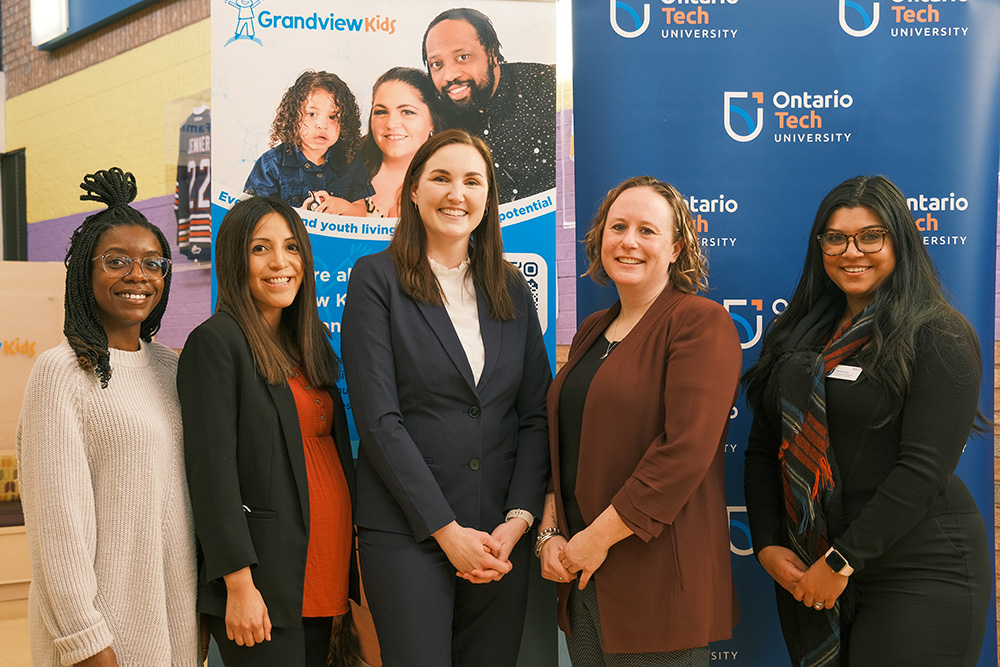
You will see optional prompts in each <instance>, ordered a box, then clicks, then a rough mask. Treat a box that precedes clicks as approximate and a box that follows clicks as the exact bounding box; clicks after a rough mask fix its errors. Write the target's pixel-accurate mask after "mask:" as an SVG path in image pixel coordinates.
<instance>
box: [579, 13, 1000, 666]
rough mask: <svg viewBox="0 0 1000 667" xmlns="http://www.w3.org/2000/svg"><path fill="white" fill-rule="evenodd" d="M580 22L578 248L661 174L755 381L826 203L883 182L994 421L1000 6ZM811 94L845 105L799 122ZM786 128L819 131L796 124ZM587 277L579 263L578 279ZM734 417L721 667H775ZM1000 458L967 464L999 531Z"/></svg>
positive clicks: (585, 292) (595, 302)
mask: <svg viewBox="0 0 1000 667" xmlns="http://www.w3.org/2000/svg"><path fill="white" fill-rule="evenodd" d="M841 3H843V5H841ZM876 7H878V9H877V10H876ZM609 10H610V12H609ZM667 10H669V11H667ZM841 11H842V12H843V14H844V21H843V24H844V25H842V21H841V20H840V17H839V14H840V12H841ZM876 11H878V21H877V22H876V21H875V20H874V17H875V15H876ZM646 12H648V16H649V20H648V22H646V21H644V17H645V16H646ZM678 12H681V13H680V14H679V13H678ZM908 12H912V13H908ZM680 17H683V19H684V20H685V23H684V24H677V23H674V22H672V23H670V24H669V25H668V23H667V21H668V20H671V21H676V19H678V18H680ZM689 20H690V21H692V22H691V23H689V22H688V21H689ZM573 21H574V25H573V40H574V67H573V69H574V81H573V90H574V100H575V101H574V115H575V148H576V165H575V166H576V196H577V201H576V209H577V216H578V218H579V221H580V222H579V224H578V226H577V235H578V238H581V239H582V238H583V235H584V234H585V233H586V230H587V226H588V225H587V221H589V219H590V218H591V217H592V216H593V215H594V213H595V212H596V210H597V206H598V205H599V203H600V201H601V199H602V198H603V196H604V194H605V193H606V192H607V191H608V190H609V189H610V188H612V187H614V186H615V185H616V184H617V183H619V182H620V181H622V180H624V179H625V178H628V177H630V176H634V175H637V174H643V173H648V174H651V175H654V176H657V177H659V178H662V179H664V180H667V181H669V182H671V183H673V184H674V185H676V186H677V187H678V189H679V190H680V191H681V192H682V193H683V194H684V195H685V196H686V197H687V198H688V203H689V206H690V207H691V208H692V214H693V215H694V216H695V218H696V220H698V223H699V226H700V230H699V231H700V233H701V236H702V239H703V241H702V243H703V247H704V250H705V251H706V253H707V255H708V257H709V261H710V268H711V270H712V276H711V285H712V289H711V290H710V292H709V293H708V296H709V297H710V298H712V299H714V300H716V301H718V302H720V303H723V304H724V305H726V307H727V308H728V310H729V311H730V313H731V314H732V317H733V319H734V322H735V323H736V325H737V329H738V330H739V331H740V335H741V339H742V341H743V342H744V348H745V351H744V364H745V366H747V367H748V366H749V365H750V364H752V363H753V362H754V361H755V360H756V358H757V355H758V352H759V337H760V334H761V333H762V331H763V329H764V327H766V325H767V323H768V322H769V321H770V319H771V318H773V316H774V313H776V312H780V310H781V308H783V306H784V299H786V298H788V297H789V296H790V294H791V291H792V289H793V288H794V286H795V283H796V282H797V280H798V276H799V271H800V270H801V267H802V263H803V259H804V255H805V250H806V236H807V233H808V230H809V228H810V225H811V223H812V219H813V217H814V215H815V212H816V208H817V206H818V205H819V202H820V200H821V199H822V198H823V196H824V195H825V194H826V193H827V192H828V191H829V190H830V189H831V188H832V187H833V186H835V185H836V184H838V183H840V182H841V181H843V180H845V179H847V178H850V177H852V176H855V175H857V174H870V173H881V174H884V175H886V176H888V177H889V178H891V179H892V180H893V181H895V182H896V184H897V185H899V187H900V188H901V189H902V190H903V192H904V194H906V196H907V197H908V198H912V200H913V201H912V203H911V209H914V211H913V212H914V217H915V218H917V219H918V223H917V224H918V228H920V229H921V232H922V235H923V236H924V242H925V244H926V245H927V247H928V249H929V251H930V252H931V255H932V257H933V258H934V261H935V263H936V265H937V267H938V269H939V271H940V273H941V276H942V279H943V281H944V284H945V287H946V289H947V290H948V293H949V294H950V296H951V298H952V301H953V303H954V305H955V306H956V307H957V308H959V309H960V310H961V311H962V312H963V313H964V314H965V315H966V316H967V317H968V318H969V320H970V321H971V322H972V324H973V325H974V326H975V327H976V330H977V331H978V332H979V337H980V340H981V342H982V343H983V371H984V372H983V382H982V388H981V394H980V396H981V399H980V403H981V408H982V410H983V412H984V413H986V414H988V415H991V414H992V413H993V405H992V403H993V401H992V396H993V393H992V386H993V385H992V379H993V372H992V369H993V347H992V345H990V344H989V343H990V341H991V340H992V337H993V336H992V334H993V317H994V313H993V310H994V300H993V284H994V267H995V255H994V253H995V241H996V231H997V170H998V165H1000V151H998V147H1000V46H998V43H997V39H996V36H997V35H998V34H1000V0H967V1H957V2H934V3H928V2H921V1H916V0H909V1H906V2H903V0H892V1H891V2H890V1H888V0H878V2H871V1H870V0H863V1H862V2H861V3H855V2H848V1H847V0H817V1H815V2H808V3H787V2H783V3H778V2H761V1H760V0H718V1H715V0H711V1H706V0H702V2H690V3H688V2H683V3H682V2H681V1H680V0H662V1H661V2H647V3H640V2H624V1H623V0H606V1H604V2H593V1H588V2H574V6H573ZM644 23H645V25H646V27H645V29H641V26H642V25H643V24H644ZM616 27H617V30H616ZM849 31H853V32H855V33H867V34H864V35H863V36H854V35H852V34H850V32H849ZM727 93H729V94H730V95H727ZM754 93H758V94H759V96H757V97H755V96H754ZM804 93H808V94H809V95H810V101H812V100H813V99H814V98H812V97H811V96H812V95H824V96H826V95H830V96H831V97H830V98H824V102H827V101H828V102H829V103H828V104H827V105H824V106H823V107H821V108H812V109H810V108H791V100H792V96H793V95H803V94H804ZM844 95H847V96H849V97H850V99H849V103H848V99H847V98H845V97H843V96H844ZM834 97H835V98H836V100H837V102H836V106H834ZM782 113H784V114H793V115H794V116H795V117H796V120H795V121H794V122H795V124H796V125H801V124H806V125H813V126H814V127H812V128H808V127H807V128H803V127H794V128H792V127H788V125H789V124H790V123H789V119H790V117H791V116H789V115H786V116H780V115H779V114H782ZM799 117H802V119H803V123H800V122H799V120H798V119H799ZM817 117H818V119H817ZM748 121H750V122H749V123H748ZM781 125H785V127H781ZM727 127H728V130H727ZM817 135H818V136H817ZM810 136H811V137H812V141H810V140H809V137H810ZM751 137H752V138H751ZM921 197H923V200H921ZM930 198H936V199H937V200H938V201H937V202H936V203H935V202H933V201H932V200H931V199H930ZM942 200H943V202H942ZM942 203H943V204H944V206H943V207H942V206H940V205H941V204H942ZM935 207H936V208H938V209H942V208H943V210H933V209H934V208H935ZM585 269H586V266H585V264H584V261H583V258H582V257H580V256H578V273H583V271H585ZM577 294H578V301H577V312H578V318H579V319H580V320H582V319H583V318H584V317H586V316H587V315H589V314H590V313H592V312H593V311H595V310H598V309H601V308H605V307H607V306H609V305H610V304H611V303H613V302H614V301H615V299H616V296H615V291H614V288H613V287H609V288H599V287H598V286H597V285H595V284H594V283H592V282H591V281H589V280H581V281H579V283H578V285H577ZM734 413H735V414H734V418H733V420H732V423H731V426H730V430H729V437H728V442H729V444H728V445H727V487H728V490H727V496H728V502H729V504H730V516H731V522H730V523H731V528H732V530H731V534H732V547H733V569H734V576H735V578H736V582H737V591H738V595H739V600H740V608H741V616H742V620H741V621H740V623H739V624H738V625H737V627H736V629H735V630H734V636H733V639H731V640H729V641H726V642H720V643H718V644H716V645H713V655H712V658H713V660H716V661H726V662H728V663H732V664H737V665H757V666H767V667H770V666H772V665H780V664H787V662H788V659H787V654H786V652H785V648H784V644H783V642H782V640H781V633H780V629H779V627H778V621H777V616H776V614H775V611H774V592H773V587H772V583H771V580H770V578H769V577H768V576H767V575H766V573H765V572H764V570H763V569H762V568H761V567H760V566H759V565H758V564H757V563H756V561H755V559H754V558H753V557H752V556H751V555H750V552H749V546H750V543H749V537H748V535H747V532H746V527H745V526H746V514H745V511H744V509H743V505H744V499H743V498H744V496H743V452H744V450H745V448H746V439H747V433H748V431H749V426H750V415H749V413H748V411H747V410H746V409H745V407H744V404H743V399H742V397H741V398H740V399H739V401H738V402H737V406H736V410H735V411H734ZM991 445H992V442H991V440H990V439H989V438H977V439H973V440H971V441H970V443H969V445H968V447H967V450H966V453H965V454H964V456H963V458H962V461H961V463H960V465H959V469H958V472H959V474H960V476H961V477H962V478H963V479H964V480H965V481H966V483H967V484H968V486H969V487H970V489H971V490H972V493H973V495H974V496H975V497H976V499H977V502H978V503H979V505H980V508H981V510H982V513H983V515H984V517H986V519H987V522H988V523H987V525H992V522H991V521H990V519H991V518H992V516H993V465H992V455H993V447H992V446H991ZM991 548H992V543H991ZM942 613H947V610H942ZM995 648H996V623H995V606H993V605H991V612H990V621H989V623H988V625H987V636H986V639H985V641H984V645H983V650H982V654H981V657H980V661H979V663H978V664H979V665H996V664H997V662H996V650H995Z"/></svg>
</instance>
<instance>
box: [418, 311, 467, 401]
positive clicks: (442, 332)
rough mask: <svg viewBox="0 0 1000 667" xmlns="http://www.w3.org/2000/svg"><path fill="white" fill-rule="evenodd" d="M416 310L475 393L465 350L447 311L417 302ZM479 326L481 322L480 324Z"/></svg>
mask: <svg viewBox="0 0 1000 667" xmlns="http://www.w3.org/2000/svg"><path fill="white" fill-rule="evenodd" d="M417 308H419V309H420V313H421V314H422V315H423V316H424V319H425V320H427V324H428V325H430V328H431V331H433V332H434V335H435V336H437V339H438V340H439V341H440V342H441V346H442V347H443V348H444V351H445V352H447V353H448V356H449V357H450V358H451V361H452V363H453V364H455V368H456V369H457V370H458V372H459V374H460V375H461V376H462V377H463V378H464V379H465V381H466V383H468V385H469V388H470V389H472V390H473V391H475V389H476V383H475V382H474V381H473V379H472V367H471V366H469V358H468V357H467V356H466V354H465V348H463V347H462V341H460V340H459V339H458V334H457V333H455V326H454V325H453V324H452V323H451V318H450V317H448V311H447V310H445V309H444V306H432V305H430V304H427V303H419V302H418V303H417ZM481 324H482V322H480V325H481Z"/></svg>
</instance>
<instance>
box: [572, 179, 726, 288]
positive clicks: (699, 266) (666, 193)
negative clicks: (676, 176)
mask: <svg viewBox="0 0 1000 667" xmlns="http://www.w3.org/2000/svg"><path fill="white" fill-rule="evenodd" d="M631 188H649V189H650V190H652V191H653V192H655V193H656V194H658V195H660V196H661V197H663V198H664V199H665V200H666V201H667V204H668V205H669V206H670V210H671V211H672V212H673V214H674V227H673V230H672V231H673V234H674V240H675V241H682V242H683V243H684V245H683V247H682V248H681V251H680V253H679V254H678V255H677V261H675V262H673V263H672V264H671V265H670V270H669V276H670V282H671V284H673V286H674V288H675V289H677V290H678V291H679V292H683V293H685V294H697V293H698V292H703V291H705V290H707V289H708V262H707V261H706V260H705V256H704V255H702V254H701V246H700V245H699V244H698V227H697V225H696V224H695V221H694V219H693V218H692V217H691V212H690V211H688V207H687V204H686V203H685V202H684V197H682V196H681V193H680V192H678V191H677V188H675V187H674V186H672V185H670V184H669V183H666V182H664V181H661V180H659V179H656V178H653V177H652V176H633V177H632V178H630V179H628V180H626V181H623V182H622V183H619V184H618V185H616V186H615V187H614V188H612V189H611V190H610V191H609V192H608V194H607V195H606V196H605V197H604V201H603V202H601V206H600V208H598V210H597V215H596V216H594V219H593V220H591V221H590V229H588V230H587V235H586V237H585V238H584V247H585V248H586V251H587V259H589V260H590V266H589V267H588V268H587V272H586V273H585V274H584V275H586V276H590V277H591V279H593V281H594V282H596V283H597V284H598V285H604V284H606V283H607V282H608V272H607V271H605V270H604V264H603V263H601V243H602V241H603V239H604V227H605V225H607V222H608V213H609V212H610V211H611V205H612V204H614V203H615V200H616V199H618V197H620V196H621V194H622V193H623V192H625V191H626V190H629V189H631Z"/></svg>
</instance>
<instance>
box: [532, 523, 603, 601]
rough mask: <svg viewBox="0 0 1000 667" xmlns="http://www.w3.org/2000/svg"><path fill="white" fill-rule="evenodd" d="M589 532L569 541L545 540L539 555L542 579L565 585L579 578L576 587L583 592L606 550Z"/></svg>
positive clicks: (563, 538) (557, 538) (560, 539)
mask: <svg viewBox="0 0 1000 667" xmlns="http://www.w3.org/2000/svg"><path fill="white" fill-rule="evenodd" d="M588 531H589V529H587V530H582V531H580V532H579V533H577V534H576V535H574V536H573V539H571V540H568V541H567V540H566V538H565V537H563V536H562V535H556V536H555V537H552V538H550V539H548V540H546V542H545V544H543V545H542V551H541V553H539V554H538V556H539V558H541V561H542V576H543V577H545V578H546V579H548V580H549V581H555V582H557V583H565V582H568V581H572V580H573V579H575V578H576V577H577V575H579V577H580V583H579V587H580V590H583V589H584V587H586V585H587V582H589V581H590V577H591V576H593V574H594V572H596V571H597V568H599V567H600V566H601V565H602V564H603V563H604V560H605V559H606V558H607V557H608V547H607V546H604V545H603V544H602V543H601V541H600V540H598V539H597V536H595V535H593V534H592V533H591V532H588Z"/></svg>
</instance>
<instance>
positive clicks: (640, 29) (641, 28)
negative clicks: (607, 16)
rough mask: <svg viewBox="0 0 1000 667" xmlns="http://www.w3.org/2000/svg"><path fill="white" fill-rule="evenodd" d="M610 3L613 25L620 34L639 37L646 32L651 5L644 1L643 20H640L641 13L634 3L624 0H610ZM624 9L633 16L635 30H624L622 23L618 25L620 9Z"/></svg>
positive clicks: (627, 36) (626, 36)
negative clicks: (634, 6) (623, 0)
mask: <svg viewBox="0 0 1000 667" xmlns="http://www.w3.org/2000/svg"><path fill="white" fill-rule="evenodd" d="M608 4H609V5H610V8H611V27H612V28H613V29H614V31H615V32H616V33H618V35H619V36H621V37H625V38H628V39H631V38H633V37H638V36H639V35H641V34H642V33H644V32H646V28H648V27H649V5H648V4H647V3H643V5H642V20H641V21H640V20H639V14H638V12H636V11H635V9H633V8H632V5H630V4H628V3H626V2H622V0H608ZM619 9H622V10H624V11H625V12H626V13H628V15H629V16H631V17H632V25H633V26H635V27H634V29H633V30H624V29H622V27H621V26H620V25H618V10H619Z"/></svg>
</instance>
